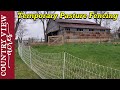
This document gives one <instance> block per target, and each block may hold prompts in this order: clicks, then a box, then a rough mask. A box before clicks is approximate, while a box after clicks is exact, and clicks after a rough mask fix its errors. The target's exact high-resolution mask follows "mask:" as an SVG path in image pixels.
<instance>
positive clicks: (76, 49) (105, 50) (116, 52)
mask: <svg viewBox="0 0 120 90" xmlns="http://www.w3.org/2000/svg"><path fill="white" fill-rule="evenodd" d="M33 48H35V49H37V51H39V52H63V51H66V52H68V53H70V54H72V55H74V56H76V57H79V58H81V59H84V60H87V61H90V62H93V63H97V64H100V65H104V66H108V67H112V68H115V69H119V70H120V44H119V45H114V44H110V43H108V44H97V43H94V44H93V43H86V44H65V45H62V46H47V45H40V46H34V47H33Z"/></svg>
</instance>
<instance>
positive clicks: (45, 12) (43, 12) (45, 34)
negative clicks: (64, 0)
mask: <svg viewBox="0 0 120 90" xmlns="http://www.w3.org/2000/svg"><path fill="white" fill-rule="evenodd" d="M37 13H38V14H54V13H55V11H37ZM40 21H41V22H42V25H43V31H44V39H45V42H46V41H47V26H48V23H49V21H50V19H40Z"/></svg>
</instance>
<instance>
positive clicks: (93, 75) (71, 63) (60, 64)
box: [18, 43, 120, 79]
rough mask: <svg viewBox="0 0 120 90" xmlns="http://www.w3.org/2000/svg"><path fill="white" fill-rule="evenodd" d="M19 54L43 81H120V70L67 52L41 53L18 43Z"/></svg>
mask: <svg viewBox="0 0 120 90" xmlns="http://www.w3.org/2000/svg"><path fill="white" fill-rule="evenodd" d="M18 53H19V55H20V57H21V59H22V60H23V61H24V62H25V63H26V64H27V65H28V66H29V67H30V68H31V69H32V70H33V71H34V72H35V73H37V74H38V75H39V76H40V77H41V78H43V79H120V70H117V69H113V68H110V67H106V66H102V65H98V64H95V63H92V62H88V61H86V60H83V59H80V58H78V57H75V56H73V55H71V54H69V53H67V52H61V53H41V52H39V51H37V50H35V49H34V48H32V47H30V46H25V45H24V44H22V43H18Z"/></svg>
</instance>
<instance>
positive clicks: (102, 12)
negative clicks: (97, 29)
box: [94, 11, 106, 25]
mask: <svg viewBox="0 0 120 90" xmlns="http://www.w3.org/2000/svg"><path fill="white" fill-rule="evenodd" d="M94 13H95V14H98V13H99V14H104V13H106V11H94ZM102 21H103V19H102V18H101V19H97V18H96V19H95V22H96V23H97V24H100V25H101V24H102Z"/></svg>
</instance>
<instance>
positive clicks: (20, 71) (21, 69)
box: [15, 49, 40, 79]
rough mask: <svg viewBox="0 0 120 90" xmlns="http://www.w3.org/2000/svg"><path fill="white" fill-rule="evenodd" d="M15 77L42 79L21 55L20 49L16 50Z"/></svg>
mask: <svg viewBox="0 0 120 90" xmlns="http://www.w3.org/2000/svg"><path fill="white" fill-rule="evenodd" d="M15 52H16V53H15V79H40V77H39V76H38V75H37V74H36V73H34V72H33V71H32V70H31V69H30V68H29V67H28V66H27V65H26V64H25V63H24V62H23V61H22V60H21V58H20V57H19V55H18V50H17V49H16V50H15Z"/></svg>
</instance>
